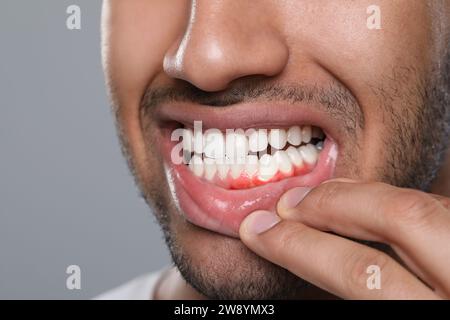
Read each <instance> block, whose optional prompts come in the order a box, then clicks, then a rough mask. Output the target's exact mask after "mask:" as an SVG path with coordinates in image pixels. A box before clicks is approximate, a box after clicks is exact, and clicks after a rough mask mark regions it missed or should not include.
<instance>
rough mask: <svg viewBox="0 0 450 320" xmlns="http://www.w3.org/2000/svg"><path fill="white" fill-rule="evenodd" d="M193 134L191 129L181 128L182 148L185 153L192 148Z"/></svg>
mask: <svg viewBox="0 0 450 320" xmlns="http://www.w3.org/2000/svg"><path fill="white" fill-rule="evenodd" d="M193 144H194V134H193V133H192V130H191V129H184V130H183V150H185V151H187V152H186V153H190V152H192V151H193V150H194V146H193Z"/></svg>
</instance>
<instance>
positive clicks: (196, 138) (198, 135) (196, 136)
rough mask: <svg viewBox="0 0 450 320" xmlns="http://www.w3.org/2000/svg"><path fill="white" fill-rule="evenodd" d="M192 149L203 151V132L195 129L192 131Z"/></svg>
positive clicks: (197, 151)
mask: <svg viewBox="0 0 450 320" xmlns="http://www.w3.org/2000/svg"><path fill="white" fill-rule="evenodd" d="M192 141H193V143H194V146H193V149H194V152H195V153H198V154H202V153H203V132H201V131H199V130H198V131H195V130H194V133H193V140H192Z"/></svg>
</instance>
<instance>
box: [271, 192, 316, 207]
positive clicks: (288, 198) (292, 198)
mask: <svg viewBox="0 0 450 320" xmlns="http://www.w3.org/2000/svg"><path fill="white" fill-rule="evenodd" d="M311 190H312V189H311V188H308V187H297V188H293V189H291V190H289V191H287V192H286V193H285V194H283V195H282V196H281V198H280V201H279V203H278V205H279V207H281V208H282V209H292V208H295V207H296V206H297V205H298V204H299V203H300V202H301V201H302V200H303V198H305V197H306V195H307V194H308V193H309V192H310V191H311Z"/></svg>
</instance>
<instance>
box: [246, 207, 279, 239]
mask: <svg viewBox="0 0 450 320" xmlns="http://www.w3.org/2000/svg"><path fill="white" fill-rule="evenodd" d="M280 221H281V219H280V217H279V216H278V215H276V214H275V213H273V212H270V211H263V210H260V211H255V212H253V213H251V214H250V215H249V216H248V217H247V218H246V219H245V220H244V224H245V225H244V227H245V231H246V232H247V233H251V234H260V233H263V232H265V231H267V230H269V229H271V228H272V227H274V226H275V225H276V224H277V223H278V222H280Z"/></svg>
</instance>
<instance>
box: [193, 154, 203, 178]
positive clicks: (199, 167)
mask: <svg viewBox="0 0 450 320" xmlns="http://www.w3.org/2000/svg"><path fill="white" fill-rule="evenodd" d="M189 168H190V169H191V171H192V172H193V173H194V174H195V175H196V176H197V177H201V176H203V169H204V167H203V160H202V158H201V157H200V156H199V155H197V154H195V155H194V156H193V157H192V159H191V161H190V162H189Z"/></svg>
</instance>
